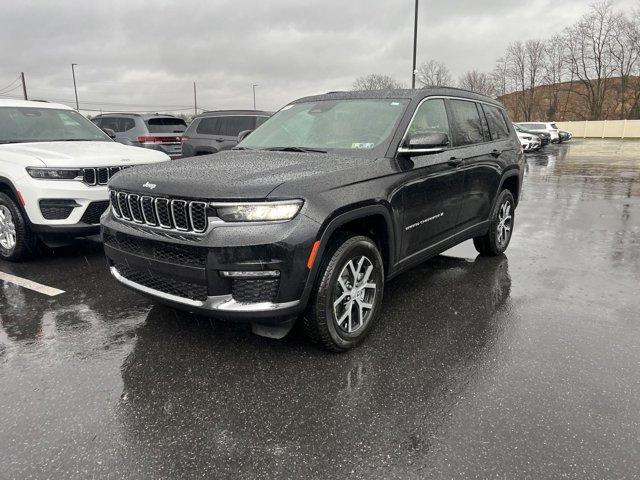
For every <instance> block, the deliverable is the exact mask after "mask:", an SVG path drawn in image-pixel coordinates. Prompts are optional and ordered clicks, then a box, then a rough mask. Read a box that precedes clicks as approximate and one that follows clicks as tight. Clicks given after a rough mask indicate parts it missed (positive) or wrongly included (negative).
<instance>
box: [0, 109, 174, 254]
mask: <svg viewBox="0 0 640 480" xmlns="http://www.w3.org/2000/svg"><path fill="white" fill-rule="evenodd" d="M166 160H169V157H168V156H167V155H166V154H164V153H162V152H158V151H154V150H146V149H142V148H136V147H128V146H126V145H122V144H120V143H117V142H114V141H113V140H112V139H111V138H109V135H107V134H106V133H105V132H103V131H102V130H100V129H99V128H98V127H96V126H95V125H94V124H93V123H91V122H90V121H89V120H87V119H86V118H85V117H83V116H82V115H81V114H79V113H78V112H76V111H75V110H73V109H72V108H69V107H67V106H66V105H59V104H54V103H47V102H33V101H25V100H0V259H4V260H12V261H19V260H21V259H24V258H25V257H27V256H29V255H30V254H32V253H34V252H35V250H36V246H37V243H38V240H40V239H41V240H43V241H44V242H45V243H49V244H56V243H59V241H60V239H64V238H69V237H82V236H87V235H93V234H96V233H98V232H99V231H100V216H101V215H102V213H103V212H104V211H105V210H106V209H107V207H108V205H109V201H108V192H107V186H106V185H107V182H108V181H109V179H110V178H111V176H112V175H114V174H116V173H117V172H118V171H119V170H121V169H123V168H127V167H130V166H132V165H137V164H143V163H155V162H163V161H166Z"/></svg>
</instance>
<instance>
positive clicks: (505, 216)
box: [473, 190, 515, 256]
mask: <svg viewBox="0 0 640 480" xmlns="http://www.w3.org/2000/svg"><path fill="white" fill-rule="evenodd" d="M514 209H515V201H514V200H513V195H512V194H511V192H510V191H509V190H503V191H502V192H501V193H500V195H499V196H498V198H497V200H496V204H495V206H494V208H493V212H492V214H491V224H490V225H489V231H488V232H487V233H486V234H485V235H483V236H482V237H475V238H474V239H473V245H474V246H475V247H476V250H477V251H478V252H479V253H480V254H481V255H488V256H496V255H500V254H502V253H504V251H505V250H506V249H507V247H508V246H509V242H510V241H511V234H512V233H513V220H514V216H515V210H514Z"/></svg>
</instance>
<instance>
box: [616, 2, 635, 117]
mask: <svg viewBox="0 0 640 480" xmlns="http://www.w3.org/2000/svg"><path fill="white" fill-rule="evenodd" d="M612 21H613V22H614V23H615V31H616V33H615V35H613V36H612V41H611V45H610V46H609V47H610V49H611V50H610V53H611V57H612V61H613V65H614V72H615V73H614V74H615V75H616V76H617V77H619V83H618V85H617V89H616V90H617V92H616V108H615V110H616V112H615V114H616V116H617V117H618V118H629V117H630V116H631V114H632V112H633V111H634V110H637V104H638V100H639V97H640V89H639V88H638V81H637V78H635V79H634V78H633V77H634V76H636V77H637V73H638V62H639V59H640V25H639V22H638V16H637V14H636V15H635V16H634V18H632V19H628V18H626V17H625V16H624V15H622V14H621V13H616V14H614V15H613V17H612Z"/></svg>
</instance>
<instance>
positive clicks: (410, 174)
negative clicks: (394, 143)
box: [398, 98, 464, 258]
mask: <svg viewBox="0 0 640 480" xmlns="http://www.w3.org/2000/svg"><path fill="white" fill-rule="evenodd" d="M422 131H428V132H442V133H446V134H447V135H449V137H450V138H451V132H450V127H449V121H448V117H447V110H446V106H445V100H444V99H442V98H432V99H427V100H424V101H423V102H422V103H421V104H420V106H419V107H418V108H417V109H416V113H415V115H414V117H413V119H412V121H411V124H410V125H409V129H408V134H409V135H410V134H414V133H417V132H422ZM451 157H452V153H451V151H450V150H448V149H447V150H445V151H444V152H441V153H435V154H429V155H421V156H414V157H410V158H405V157H403V158H400V159H399V160H398V162H399V165H400V168H402V169H403V170H405V171H406V178H405V181H404V185H403V187H402V189H403V192H402V193H403V202H404V220H403V230H402V256H403V257H404V258H407V257H410V256H412V255H415V254H417V253H420V252H421V251H423V250H425V249H427V248H429V247H431V246H434V245H436V244H438V243H440V242H442V241H443V240H445V239H446V238H448V237H449V236H451V235H452V234H453V232H454V231H455V227H456V222H457V217H458V210H459V208H460V201H461V198H462V187H463V179H464V174H463V172H462V170H461V169H460V167H459V164H458V162H457V160H456V159H453V161H452V158H451Z"/></svg>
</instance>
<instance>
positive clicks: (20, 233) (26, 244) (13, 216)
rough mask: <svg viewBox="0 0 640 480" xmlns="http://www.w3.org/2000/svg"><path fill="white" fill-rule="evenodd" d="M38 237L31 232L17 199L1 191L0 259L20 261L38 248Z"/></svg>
mask: <svg viewBox="0 0 640 480" xmlns="http://www.w3.org/2000/svg"><path fill="white" fill-rule="evenodd" d="M36 245H37V238H36V237H35V236H34V235H33V233H32V232H31V229H30V228H29V225H28V224H27V222H26V220H25V218H24V216H23V215H22V212H21V211H20V208H18V205H17V204H16V202H15V200H14V199H13V198H11V197H10V196H8V195H6V194H5V193H0V259H2V260H9V261H12V262H19V261H21V260H25V259H26V258H28V257H30V256H31V255H32V254H33V253H34V252H35V250H36Z"/></svg>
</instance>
